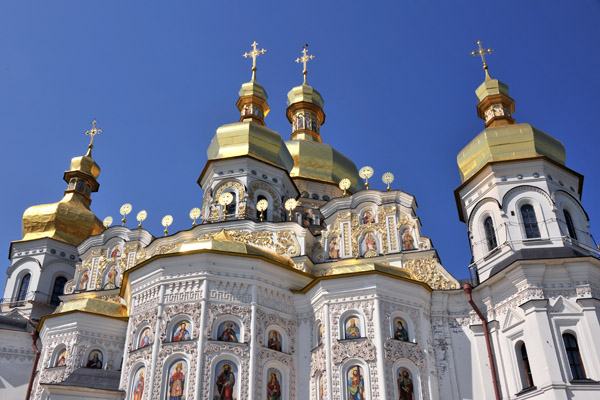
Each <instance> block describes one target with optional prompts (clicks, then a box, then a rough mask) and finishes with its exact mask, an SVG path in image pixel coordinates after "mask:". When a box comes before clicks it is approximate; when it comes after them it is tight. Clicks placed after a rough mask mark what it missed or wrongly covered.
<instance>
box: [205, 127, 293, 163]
mask: <svg viewBox="0 0 600 400" xmlns="http://www.w3.org/2000/svg"><path fill="white" fill-rule="evenodd" d="M206 154H207V156H208V159H209V160H222V159H226V158H232V157H242V156H249V157H252V158H256V159H258V160H260V161H264V162H266V163H269V164H271V165H274V166H276V167H280V168H283V169H285V170H287V171H290V170H291V169H292V167H293V165H294V160H293V159H292V156H291V155H290V153H289V152H288V149H287V148H286V146H285V144H284V143H283V139H281V136H280V135H279V134H278V133H277V132H275V131H272V130H271V129H269V128H266V127H264V126H261V125H259V124H256V123H253V122H248V121H244V122H236V123H233V124H227V125H223V126H221V127H219V129H217V133H216V134H215V136H214V137H213V138H212V140H211V142H210V146H209V147H208V150H207V151H206Z"/></svg>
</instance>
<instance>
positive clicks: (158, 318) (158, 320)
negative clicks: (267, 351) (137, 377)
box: [147, 283, 165, 388]
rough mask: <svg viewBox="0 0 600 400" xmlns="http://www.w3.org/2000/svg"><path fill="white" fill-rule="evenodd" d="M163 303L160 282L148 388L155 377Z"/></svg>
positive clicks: (162, 289) (163, 295) (152, 385)
mask: <svg viewBox="0 0 600 400" xmlns="http://www.w3.org/2000/svg"><path fill="white" fill-rule="evenodd" d="M164 303H165V285H164V284H163V283H161V284H160V288H159V289H158V308H157V310H156V326H155V327H154V343H153V344H152V364H151V367H150V368H149V370H150V379H149V384H148V385H147V387H148V388H153V387H154V380H155V379H156V376H155V375H154V372H155V371H156V368H154V366H155V365H156V362H157V359H158V351H159V350H160V343H161V338H160V337H159V336H158V335H159V333H160V327H161V325H162V320H163V308H164V307H165V306H164ZM158 379H160V376H159V377H158Z"/></svg>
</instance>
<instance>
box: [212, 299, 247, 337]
mask: <svg viewBox="0 0 600 400" xmlns="http://www.w3.org/2000/svg"><path fill="white" fill-rule="evenodd" d="M220 315H233V316H235V317H238V318H239V319H240V320H241V321H242V325H243V326H244V337H243V338H240V339H241V340H240V341H241V342H243V343H250V307H249V306H238V305H235V304H210V305H209V306H208V320H207V321H206V328H205V330H204V336H205V337H207V338H212V337H213V335H212V330H213V328H215V329H217V327H216V326H213V325H214V323H215V320H216V319H217V317H219V316H220Z"/></svg>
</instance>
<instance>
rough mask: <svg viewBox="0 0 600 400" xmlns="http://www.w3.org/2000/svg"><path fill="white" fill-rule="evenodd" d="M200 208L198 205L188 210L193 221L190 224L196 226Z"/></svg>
mask: <svg viewBox="0 0 600 400" xmlns="http://www.w3.org/2000/svg"><path fill="white" fill-rule="evenodd" d="M200 214H201V212H200V209H199V208H198V207H194V208H192V209H191V210H190V219H191V220H192V221H194V222H192V226H196V225H198V224H197V223H196V220H197V219H198V218H199V217H200Z"/></svg>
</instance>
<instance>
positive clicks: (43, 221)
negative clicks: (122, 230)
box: [22, 193, 104, 246]
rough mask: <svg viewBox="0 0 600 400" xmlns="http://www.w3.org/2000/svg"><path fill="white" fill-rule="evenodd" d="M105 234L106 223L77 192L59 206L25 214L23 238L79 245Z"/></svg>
mask: <svg viewBox="0 0 600 400" xmlns="http://www.w3.org/2000/svg"><path fill="white" fill-rule="evenodd" d="M103 231H104V226H103V225H102V221H100V220H99V219H98V218H97V217H96V216H95V215H94V213H93V212H92V211H91V210H90V209H89V207H88V205H87V203H86V202H85V200H84V199H83V198H82V197H81V195H79V194H77V193H67V194H65V197H64V198H63V199H62V200H61V201H59V202H58V203H52V204H42V205H37V206H32V207H29V208H28V209H27V210H25V213H23V225H22V232H23V239H22V240H34V239H40V238H44V237H47V238H52V239H56V240H60V241H61V242H65V243H68V244H72V245H74V246H77V245H78V244H79V243H81V242H82V241H83V240H85V239H87V238H88V237H90V236H92V235H97V234H99V233H102V232H103Z"/></svg>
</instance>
